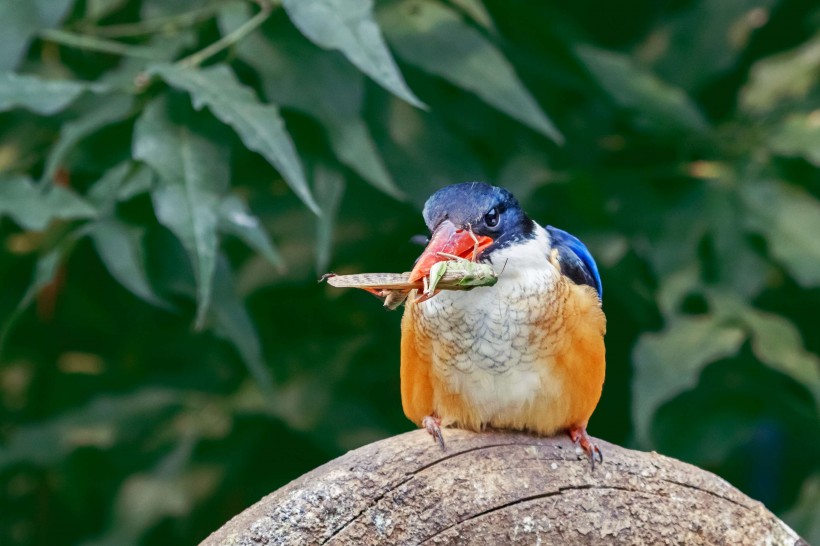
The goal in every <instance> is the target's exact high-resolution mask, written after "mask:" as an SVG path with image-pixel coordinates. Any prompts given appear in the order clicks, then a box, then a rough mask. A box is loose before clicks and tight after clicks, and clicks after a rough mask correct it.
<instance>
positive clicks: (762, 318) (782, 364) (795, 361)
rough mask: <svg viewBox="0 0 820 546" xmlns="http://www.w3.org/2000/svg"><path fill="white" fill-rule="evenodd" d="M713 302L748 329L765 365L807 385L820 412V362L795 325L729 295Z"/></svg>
mask: <svg viewBox="0 0 820 546" xmlns="http://www.w3.org/2000/svg"><path fill="white" fill-rule="evenodd" d="M710 301H711V302H713V304H714V307H716V308H717V309H718V312H719V313H721V314H723V315H724V316H725V317H726V318H731V319H735V320H737V321H739V322H740V323H742V324H744V325H746V327H747V328H748V329H749V331H750V333H751V339H752V351H754V354H755V356H756V357H757V358H758V359H759V360H760V361H761V362H763V363H765V364H767V365H768V366H769V367H771V368H773V369H775V370H778V371H779V372H782V373H784V374H786V375H788V376H790V377H792V378H793V379H794V380H795V381H798V382H799V383H802V384H803V385H805V387H806V388H807V389H808V390H809V391H810V392H811V393H812V395H813V396H814V399H815V403H816V404H817V407H818V408H820V358H818V357H817V356H816V355H814V354H812V353H810V352H808V351H806V349H805V348H804V347H803V340H802V339H801V337H800V332H799V331H798V330H797V328H796V327H795V326H794V324H792V323H791V322H789V321H788V320H786V319H785V318H783V317H781V316H778V315H774V314H771V313H764V312H763V311H759V310H757V309H754V308H752V307H749V306H748V305H746V304H745V303H743V302H742V301H741V300H737V299H733V298H730V297H727V296H726V294H725V293H718V294H712V295H711V297H710Z"/></svg>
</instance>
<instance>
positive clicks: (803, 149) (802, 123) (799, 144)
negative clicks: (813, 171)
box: [768, 110, 820, 167]
mask: <svg viewBox="0 0 820 546" xmlns="http://www.w3.org/2000/svg"><path fill="white" fill-rule="evenodd" d="M768 140H769V147H770V148H771V149H772V150H773V151H774V152H775V153H778V154H781V155H785V156H791V157H803V158H805V159H806V161H808V162H810V163H812V164H814V166H815V167H820V110H815V111H814V112H812V113H810V114H792V115H790V116H789V117H787V118H786V119H785V120H783V122H782V123H781V124H780V126H779V127H778V128H777V129H775V131H774V132H773V133H772V134H770V135H769V138H768Z"/></svg>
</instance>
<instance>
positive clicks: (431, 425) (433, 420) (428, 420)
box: [421, 415, 447, 451]
mask: <svg viewBox="0 0 820 546" xmlns="http://www.w3.org/2000/svg"><path fill="white" fill-rule="evenodd" d="M421 426H423V427H424V428H425V429H427V432H428V433H429V434H430V436H432V437H433V440H435V442H436V443H437V444H438V445H439V447H440V448H441V450H442V451H444V450H446V449H447V447H446V446H445V445H444V436H443V435H442V434H441V418H439V417H434V416H432V415H428V416H427V417H425V418H424V419H422V420H421Z"/></svg>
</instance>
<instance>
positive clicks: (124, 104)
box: [42, 95, 134, 184]
mask: <svg viewBox="0 0 820 546" xmlns="http://www.w3.org/2000/svg"><path fill="white" fill-rule="evenodd" d="M133 103H134V99H133V98H132V97H131V96H129V95H107V96H105V97H102V98H99V99H97V100H95V101H94V102H93V103H92V104H89V105H88V106H87V107H86V108H85V109H84V113H83V114H82V115H81V116H79V117H78V118H77V119H76V120H74V121H71V122H68V123H65V124H64V125H63V128H62V129H61V130H60V138H59V139H58V140H57V144H56V145H55V146H54V148H52V150H51V153H49V155H48V158H47V159H46V166H45V169H44V170H43V176H42V180H43V182H42V183H44V184H46V183H49V182H51V181H52V180H53V178H54V175H55V173H56V172H57V169H58V168H59V167H60V166H61V165H62V164H63V162H64V161H65V159H66V157H68V155H69V153H71V151H72V150H73V149H74V148H75V147H76V146H77V144H79V143H80V142H81V141H82V140H83V139H85V138H87V137H88V136H90V135H92V134H94V133H96V132H97V131H99V130H100V129H104V128H105V127H107V126H109V125H111V124H112V123H116V122H118V121H122V120H124V119H126V118H127V117H129V116H130V115H131V107H132V106H133Z"/></svg>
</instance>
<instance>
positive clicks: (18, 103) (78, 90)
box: [0, 72, 108, 116]
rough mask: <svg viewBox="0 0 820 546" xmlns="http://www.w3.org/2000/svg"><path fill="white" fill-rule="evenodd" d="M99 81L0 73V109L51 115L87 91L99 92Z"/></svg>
mask: <svg viewBox="0 0 820 546" xmlns="http://www.w3.org/2000/svg"><path fill="white" fill-rule="evenodd" d="M107 90H108V88H107V87H106V86H105V85H102V84H95V83H88V82H81V81H75V80H46V79H43V78H40V77H38V76H32V75H28V74H15V73H13V72H6V73H0V112H6V111H8V110H11V109H13V108H25V109H26V110H30V111H32V112H35V113H37V114H42V115H45V116H50V115H52V114H56V113H58V112H60V111H62V110H64V109H65V108H67V107H68V106H69V105H70V104H71V103H72V102H74V101H75V100H76V99H77V98H78V97H79V96H80V95H82V94H83V93H84V92H86V91H93V92H95V93H102V92H105V91H107Z"/></svg>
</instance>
